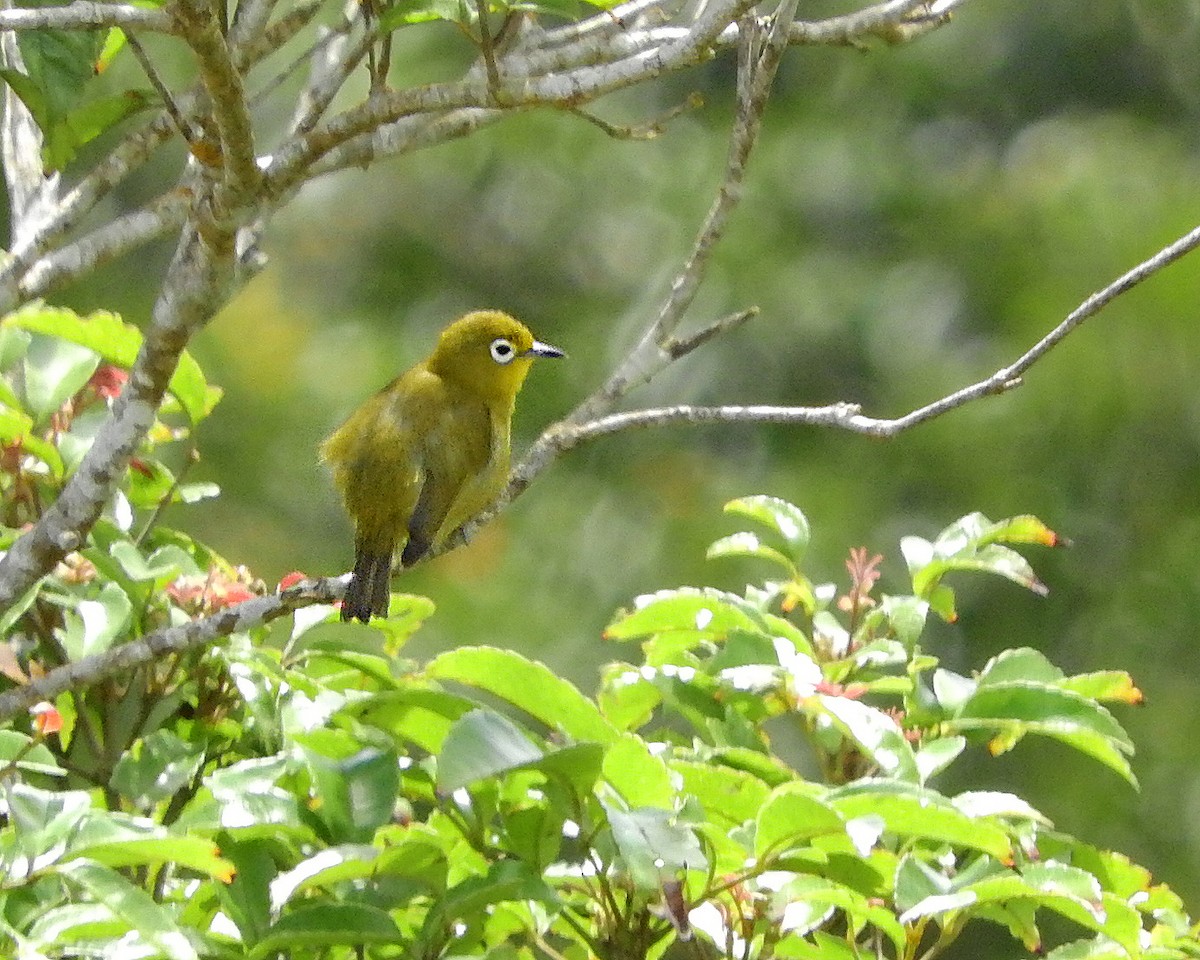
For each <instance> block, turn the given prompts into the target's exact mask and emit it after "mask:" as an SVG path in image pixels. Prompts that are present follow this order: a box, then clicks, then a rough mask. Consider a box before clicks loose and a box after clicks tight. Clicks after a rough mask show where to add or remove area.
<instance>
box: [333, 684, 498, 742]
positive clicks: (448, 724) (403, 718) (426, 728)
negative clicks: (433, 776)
mask: <svg viewBox="0 0 1200 960" xmlns="http://www.w3.org/2000/svg"><path fill="white" fill-rule="evenodd" d="M473 709H475V705H474V704H473V703H471V702H470V701H469V700H465V699H464V698H462V697H456V696H454V695H453V694H449V693H443V692H442V691H440V690H421V689H419V688H412V687H405V688H402V689H399V690H385V691H383V692H381V693H377V694H372V695H370V696H367V697H363V698H362V699H361V700H358V701H355V702H353V703H351V704H349V705H347V706H346V707H344V708H343V710H342V713H343V714H345V715H348V716H352V717H357V718H358V719H359V720H361V721H362V722H363V723H366V724H370V725H372V726H376V727H379V728H381V729H383V730H386V731H387V732H388V733H390V734H391V735H392V736H395V737H399V738H400V739H401V740H404V741H407V742H409V743H413V744H415V745H416V746H418V747H420V748H421V749H422V750H425V751H427V752H428V753H439V752H440V751H441V750H442V747H443V746H444V745H445V742H446V737H447V735H448V734H449V733H450V730H451V728H452V727H453V726H454V724H455V723H456V722H457V721H458V720H459V719H460V718H462V717H463V716H465V715H466V714H468V713H470V712H471V711H472V710H473Z"/></svg>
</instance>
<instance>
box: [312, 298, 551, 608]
mask: <svg viewBox="0 0 1200 960" xmlns="http://www.w3.org/2000/svg"><path fill="white" fill-rule="evenodd" d="M561 356H563V352H562V351H561V350H559V349H558V348H557V347H552V346H550V345H549V344H545V343H541V342H539V341H538V340H535V339H534V337H533V334H532V333H530V332H529V329H528V328H527V327H526V326H525V325H524V324H523V323H521V322H520V321H518V320H515V319H513V318H512V317H510V316H509V315H508V314H506V313H501V312H500V311H499V310H479V311H477V312H475V313H468V314H467V315H466V316H463V317H460V318H459V319H458V320H455V321H454V322H453V323H452V324H450V326H448V327H447V328H446V329H445V330H443V331H442V334H441V336H440V337H439V338H438V342H437V346H436V347H435V348H434V351H433V353H432V354H430V355H429V357H427V358H426V359H425V360H422V361H421V362H420V363H418V364H417V365H416V366H415V367H413V368H412V369H410V370H408V371H407V372H406V373H403V374H401V375H400V376H399V377H397V378H396V379H395V380H393V381H392V382H391V383H389V384H388V385H387V386H386V387H384V388H383V389H382V390H380V391H379V392H378V393H376V394H375V395H374V396H373V397H371V398H370V399H369V400H367V401H366V402H365V403H364V404H363V405H362V406H361V407H359V408H358V409H357V410H355V411H354V413H352V414H351V415H350V417H349V418H348V419H347V420H346V422H345V423H343V424H342V425H341V426H340V427H338V428H337V430H335V431H334V432H333V433H332V434H331V435H330V436H329V438H328V439H326V441H325V443H324V444H323V445H322V447H321V459H322V460H324V461H326V462H327V463H329V464H330V465H331V466H332V467H333V479H334V483H335V484H336V485H337V488H338V490H339V491H340V492H341V495H342V499H343V500H345V502H346V509H347V510H348V511H349V513H350V516H351V518H352V519H353V521H354V572H353V573H352V574H351V577H350V584H349V586H348V587H347V588H346V597H345V600H344V601H343V603H342V619H343V620H351V619H354V618H357V619H359V620H361V621H363V623H367V622H369V621H370V619H371V616H372V614H374V615H375V616H387V607H388V597H389V594H390V590H389V580H390V579H391V573H392V557H393V555H394V554H395V552H396V550H397V549H399V548H401V547H403V550H402V552H401V554H400V563H401V565H402V566H405V567H407V566H411V565H412V564H414V563H416V562H417V560H419V559H420V558H421V557H422V556H424V555H425V553H426V552H427V551H428V550H429V549H430V547H432V546H434V545H435V544H439V543H441V542H442V541H443V540H445V539H446V538H447V537H449V536H450V535H451V534H452V533H454V531H456V530H457V529H458V528H459V527H461V526H462V525H463V524H464V523H466V522H467V521H468V520H470V519H471V518H472V517H474V516H475V515H476V514H477V513H479V512H480V511H481V510H483V508H484V507H486V506H487V505H488V504H490V503H491V502H492V501H493V500H494V499H495V498H496V497H497V496H498V495H499V493H500V491H501V490H502V489H503V488H504V484H505V481H506V480H507V479H508V469H509V451H510V433H511V429H512V414H513V405H514V404H515V402H516V399H517V392H518V391H519V390H520V389H521V384H522V383H524V381H525V377H526V376H527V375H528V373H529V368H530V366H531V365H532V363H533V360H534V358H535V357H561Z"/></svg>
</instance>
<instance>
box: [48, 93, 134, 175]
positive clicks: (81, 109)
mask: <svg viewBox="0 0 1200 960" xmlns="http://www.w3.org/2000/svg"><path fill="white" fill-rule="evenodd" d="M149 102H150V101H149V99H148V98H147V97H146V95H145V94H144V93H142V92H141V91H140V90H124V91H122V92H121V93H116V94H112V95H111V96H106V97H100V98H98V99H96V100H90V101H88V102H86V103H81V104H79V105H78V106H75V107H73V108H72V109H70V110H68V111H67V113H66V114H65V115H64V116H62V117H60V118H58V119H57V120H56V121H55V122H54V123H53V125H52V126H51V128H50V130H49V132H48V135H47V137H46V142H45V144H44V145H43V147H42V160H43V162H44V163H45V165H46V166H47V167H48V168H49V169H51V170H62V169H64V168H65V167H66V166H67V164H69V163H70V162H71V161H72V160H74V159H75V153H76V151H77V150H78V149H79V148H80V147H82V146H83V145H84V144H86V143H90V142H91V141H92V140H94V139H96V137H98V136H100V134H102V133H104V132H105V131H106V130H110V129H111V128H113V127H115V126H116V125H117V124H118V123H120V122H121V121H122V120H124V119H125V118H126V117H128V116H130V115H132V114H133V113H136V112H137V111H138V110H141V109H143V108H144V107H146V106H147V105H148V104H149Z"/></svg>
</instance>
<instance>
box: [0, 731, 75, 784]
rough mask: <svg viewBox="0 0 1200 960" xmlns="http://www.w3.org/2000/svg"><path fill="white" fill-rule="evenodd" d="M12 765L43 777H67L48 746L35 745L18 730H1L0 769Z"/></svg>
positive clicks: (31, 739) (42, 744)
mask: <svg viewBox="0 0 1200 960" xmlns="http://www.w3.org/2000/svg"><path fill="white" fill-rule="evenodd" d="M18 758H19V759H18ZM10 765H11V766H13V767H15V768H16V769H17V770H23V771H25V772H26V773H36V774H40V775H42V776H49V777H63V776H66V775H67V771H66V770H64V769H63V768H62V767H60V766H59V765H58V760H57V759H56V758H55V756H54V754H53V753H52V752H51V751H50V748H49V747H47V746H46V744H44V743H34V742H33V738H32V737H30V736H28V735H27V734H24V733H19V732H18V731H16V730H0V769H4V768H7V767H9V766H10Z"/></svg>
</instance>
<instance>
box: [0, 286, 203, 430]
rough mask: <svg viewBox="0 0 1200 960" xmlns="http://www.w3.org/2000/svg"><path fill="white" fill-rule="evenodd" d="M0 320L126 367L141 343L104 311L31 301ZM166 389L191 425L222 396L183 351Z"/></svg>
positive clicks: (128, 327)
mask: <svg viewBox="0 0 1200 960" xmlns="http://www.w3.org/2000/svg"><path fill="white" fill-rule="evenodd" d="M0 323H3V324H5V325H9V326H14V327H17V328H19V329H22V330H28V331H29V332H31V333H41V334H45V335H46V336H47V337H53V338H55V339H57V340H59V341H63V342H69V343H73V344H77V345H78V346H80V347H85V348H87V349H88V350H90V351H92V352H93V353H95V354H97V355H99V356H100V357H101V358H103V359H104V360H105V361H106V362H107V363H111V364H114V365H116V366H118V367H123V368H125V369H128V368H130V367H132V366H133V364H134V361H135V360H136V359H137V353H138V350H139V349H140V348H141V345H142V334H141V332H140V331H139V330H138V329H137V327H135V326H133V325H132V324H129V323H126V322H125V321H123V320H122V319H121V318H120V317H119V316H118V315H117V314H115V313H108V312H106V311H103V310H98V311H96V312H95V313H91V314H89V315H87V316H84V317H81V316H79V315H78V314H76V313H74V312H73V311H71V310H66V309H58V308H54V307H46V306H43V305H41V304H31V305H29V306H27V307H23V308H22V309H20V310H18V311H16V312H15V313H10V314H9V315H8V316H6V317H4V318H3V320H0ZM89 375H90V374H89ZM85 380H86V378H85ZM168 389H169V390H170V391H171V394H172V395H173V396H174V397H175V398H176V399H177V400H178V401H179V403H180V406H182V407H183V409H184V411H185V412H186V413H187V415H188V418H189V419H190V420H191V422H192V423H193V424H195V423H199V422H200V421H201V420H203V419H204V418H205V417H207V416H208V414H209V413H211V412H212V409H213V407H215V406H216V404H217V402H218V401H219V400H220V399H221V390H220V388H219V387H213V386H210V385H209V384H208V381H207V380H206V379H205V377H204V374H203V373H202V372H201V370H200V365H199V364H198V363H196V360H195V358H193V357H192V355H191V354H190V353H188V352H187V351H186V350H185V351H183V353H181V354H180V357H179V364H178V366H177V367H176V368H175V372H174V374H172V376H171V381H170V384H169V387H168Z"/></svg>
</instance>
